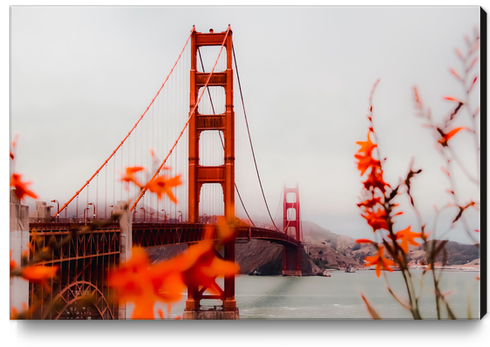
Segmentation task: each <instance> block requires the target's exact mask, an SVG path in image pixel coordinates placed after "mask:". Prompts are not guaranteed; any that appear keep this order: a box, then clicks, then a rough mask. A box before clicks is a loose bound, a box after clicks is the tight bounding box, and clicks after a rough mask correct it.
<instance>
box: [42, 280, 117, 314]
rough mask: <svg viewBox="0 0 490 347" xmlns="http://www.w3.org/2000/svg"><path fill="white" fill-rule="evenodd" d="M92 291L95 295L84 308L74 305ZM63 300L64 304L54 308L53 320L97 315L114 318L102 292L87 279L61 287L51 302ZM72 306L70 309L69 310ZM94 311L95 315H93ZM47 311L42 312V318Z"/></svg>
mask: <svg viewBox="0 0 490 347" xmlns="http://www.w3.org/2000/svg"><path fill="white" fill-rule="evenodd" d="M90 293H93V295H94V296H95V297H94V298H93V300H91V301H88V302H87V305H86V306H85V307H84V308H85V310H79V308H78V307H77V306H76V305H75V304H76V303H77V302H79V301H81V300H83V299H85V295H87V294H90ZM60 300H61V301H63V302H64V304H63V305H62V306H61V307H62V308H61V309H59V310H58V309H56V311H57V312H56V313H55V315H54V317H53V319H54V320H59V319H84V318H87V317H91V319H92V318H95V317H97V315H98V317H99V318H100V319H102V320H105V319H115V318H117V317H115V315H114V312H112V311H111V306H110V305H109V302H108V300H107V298H106V297H105V295H104V293H103V292H102V291H101V290H100V289H99V288H97V286H95V285H94V284H93V283H90V282H87V281H76V282H72V283H71V284H70V285H69V286H67V287H65V288H63V290H62V291H61V292H59V293H58V295H56V297H55V298H54V299H53V303H56V302H58V301H60ZM70 308H72V310H70ZM93 313H96V314H97V315H95V317H94V315H93ZM48 314H49V311H48V312H46V313H45V314H44V317H43V319H46V316H47V315H48Z"/></svg>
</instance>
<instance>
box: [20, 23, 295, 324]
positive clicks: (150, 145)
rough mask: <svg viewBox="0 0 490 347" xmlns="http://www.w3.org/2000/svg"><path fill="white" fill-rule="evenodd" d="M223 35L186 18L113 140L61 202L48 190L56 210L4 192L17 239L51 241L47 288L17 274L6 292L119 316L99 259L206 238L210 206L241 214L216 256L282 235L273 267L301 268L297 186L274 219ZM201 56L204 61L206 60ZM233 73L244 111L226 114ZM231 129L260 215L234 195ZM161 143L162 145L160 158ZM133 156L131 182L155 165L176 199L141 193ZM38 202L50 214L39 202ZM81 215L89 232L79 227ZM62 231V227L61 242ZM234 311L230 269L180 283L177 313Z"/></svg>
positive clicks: (41, 313)
mask: <svg viewBox="0 0 490 347" xmlns="http://www.w3.org/2000/svg"><path fill="white" fill-rule="evenodd" d="M232 34H233V33H232V30H231V28H230V26H228V28H227V30H226V31H223V32H214V31H213V30H212V29H211V30H210V31H209V32H207V33H202V32H197V31H196V30H195V27H193V28H192V30H191V33H190V35H189V37H188V38H187V40H186V42H185V45H184V47H183V49H182V51H181V52H180V54H179V56H178V58H177V60H176V62H175V64H174V65H173V66H172V68H171V70H170V73H169V74H168V76H167V77H166V78H165V80H164V82H163V84H162V85H161V87H160V89H159V90H158V91H157V93H156V95H155V96H154V97H153V99H152V100H151V102H150V104H149V105H148V107H147V108H146V109H145V111H144V112H143V113H142V114H141V116H140V117H139V118H138V120H137V121H136V123H135V124H134V125H133V127H132V128H131V129H130V131H129V132H128V133H127V135H126V136H125V137H124V138H123V139H122V141H121V142H120V143H119V145H118V146H117V147H116V148H115V149H114V151H113V152H112V153H111V154H110V155H109V157H108V158H107V159H106V160H105V161H104V162H103V163H102V165H101V166H100V167H99V168H98V169H97V170H96V171H95V172H94V174H93V175H92V176H91V177H90V178H89V179H88V180H87V181H86V182H85V183H84V184H83V185H82V187H81V188H80V189H78V190H77V191H76V192H75V194H74V195H73V196H72V197H71V198H70V199H68V200H67V202H66V203H64V204H63V205H62V206H60V204H59V202H58V201H57V200H52V201H51V202H55V203H56V204H57V205H56V212H55V213H54V216H52V217H51V216H49V218H45V217H46V216H43V215H42V214H39V215H38V218H34V219H32V218H31V221H30V223H29V220H26V214H25V213H24V214H22V213H21V212H20V211H22V207H21V206H20V202H19V201H16V200H15V198H11V205H12V204H14V205H19V206H18V208H17V209H14V210H15V211H19V213H18V214H17V215H15V216H13V217H12V214H11V225H12V224H13V225H14V229H15V230H14V236H15V235H16V234H15V233H17V234H18V235H21V234H22V237H21V236H19V238H20V239H22V240H25V239H26V236H25V235H27V234H26V233H29V232H30V234H29V235H30V236H28V237H27V238H28V239H30V249H31V253H32V254H35V253H36V252H38V251H40V250H41V249H43V248H44V247H46V246H47V245H48V244H49V243H52V242H55V243H59V244H60V247H58V248H57V249H56V250H54V251H53V252H52V255H51V259H50V260H48V261H47V262H46V265H48V266H50V265H51V266H52V265H57V266H59V271H58V274H57V276H56V277H55V278H54V279H53V280H52V281H51V283H50V288H49V289H47V288H45V287H44V286H42V285H38V284H34V283H30V284H29V287H28V289H27V287H26V286H25V285H24V286H22V285H20V286H17V287H18V288H16V289H15V290H16V293H17V294H16V297H17V299H14V301H15V300H17V301H19V300H22V298H23V297H24V298H26V299H27V300H25V301H28V302H29V305H30V306H32V305H34V302H35V301H36V300H39V298H42V300H44V301H45V302H57V303H58V305H57V306H56V307H48V305H47V304H46V305H41V306H40V307H37V308H36V310H35V311H34V313H33V318H34V319H87V318H90V319H126V306H125V305H123V304H120V305H118V304H116V303H114V302H113V301H111V300H110V298H111V296H112V295H113V293H112V290H111V288H110V287H108V286H107V283H106V277H107V270H108V269H110V268H113V267H115V266H117V265H118V264H119V263H122V262H125V261H127V260H128V259H129V258H130V257H131V249H132V247H133V246H140V247H158V246H166V245H173V244H182V243H184V244H192V243H195V242H198V241H200V240H202V239H203V238H204V228H205V227H206V226H209V225H210V224H211V225H215V223H216V216H224V217H225V219H226V220H231V219H233V218H235V217H238V218H239V219H240V220H241V221H243V223H241V224H240V225H238V226H237V227H236V230H235V234H234V237H233V238H232V239H231V240H230V241H228V242H226V243H225V245H224V254H222V255H221V254H220V256H221V257H222V258H223V259H225V260H231V261H234V260H235V242H237V241H238V242H247V241H250V240H251V239H260V240H268V241H271V242H276V243H279V244H282V245H283V246H284V259H283V275H292V276H301V257H300V254H301V247H302V243H301V240H302V234H301V219H300V204H299V190H298V187H297V186H296V187H294V188H288V187H286V186H284V189H283V194H284V195H283V223H282V228H279V227H278V226H277V225H276V223H275V221H274V220H275V218H273V217H272V214H271V212H270V209H269V206H268V203H267V199H266V197H265V193H264V189H263V187H262V182H261V179H260V174H259V170H258V166H257V162H256V158H255V152H254V148H253V144H252V140H251V136H250V130H249V126H248V120H247V116H246V112H245V104H244V98H243V93H242V88H241V83H240V77H239V74H238V66H237V60H236V56H235V50H234V47H233V40H232ZM203 57H204V58H209V57H210V58H211V59H210V60H205V59H203ZM205 61H206V62H207V63H208V64H209V61H213V62H214V63H213V65H212V67H211V68H210V69H209V66H208V67H206V65H205ZM235 79H236V81H237V82H238V87H239V95H240V101H241V106H242V111H243V117H240V118H238V117H237V118H236V117H235V108H234V88H233V87H234V81H235ZM236 129H241V130H243V131H242V132H240V131H237V132H236ZM108 131H110V129H108ZM239 137H240V138H242V139H243V138H247V139H248V146H249V149H250V151H251V158H252V160H253V164H254V165H253V167H254V168H255V174H256V176H257V179H258V183H259V187H260V191H261V195H262V198H263V200H264V203H265V207H266V210H267V213H268V216H269V218H270V221H271V223H270V224H268V223H259V222H256V221H254V220H253V219H252V218H251V217H250V214H249V212H248V210H247V208H246V206H245V203H244V201H243V199H242V194H240V189H249V188H248V187H247V184H246V180H245V178H246V177H243V176H245V175H248V172H247V170H245V167H246V166H250V163H245V162H244V161H240V160H237V161H236V160H235V158H236V157H238V158H241V155H242V153H244V150H243V148H240V146H239V147H238V148H236V147H235V144H236V139H237V138H239ZM242 142H243V141H242ZM159 153H165V157H164V158H163V159H161V160H159V159H158V154H159ZM134 166H142V167H145V170H142V171H139V172H138V173H137V178H138V179H139V180H140V181H141V182H144V181H149V180H150V179H154V178H157V177H160V176H162V175H164V174H165V175H167V176H175V175H178V174H180V175H182V182H183V184H182V185H180V186H178V187H176V188H175V189H174V190H175V197H176V200H177V203H173V202H172V201H169V199H162V200H160V199H158V198H157V197H156V196H154V194H146V193H147V188H146V187H143V188H142V189H140V188H139V187H137V186H133V185H128V184H127V182H126V183H125V182H122V181H121V176H122V174H123V172H124V170H125V168H127V167H134ZM11 196H13V195H12V194H11ZM236 197H237V198H238V199H237V200H238V201H239V203H236V202H235V198H236ZM38 206H39V208H40V209H42V208H43V207H44V209H45V210H47V211H48V213H49V206H46V205H43V204H39V205H38ZM117 213H122V216H123V217H122V218H121V220H120V221H119V222H115V221H114V220H111V217H112V216H114V215H115V214H117ZM12 220H14V223H12ZM26 225H28V227H26ZM86 225H89V226H90V232H82V233H81V232H79V231H80V230H82V229H81V227H82V226H86ZM214 227H216V226H214ZM11 228H12V227H11ZM34 231H35V242H34V237H33V233H34ZM67 236H71V238H70V239H69V241H68V242H63V240H64V238H66V237H67ZM11 237H12V233H11ZM14 244H15V245H16V246H17V248H19V249H17V250H16V249H14V250H13V254H14V258H15V255H20V254H21V251H22V250H23V249H20V248H22V247H23V248H25V247H26V246H25V245H22V244H21V243H14ZM32 254H31V257H32ZM14 260H15V259H14ZM19 262H20V261H19ZM16 283H17V282H16ZM89 292H90V293H92V294H93V295H94V298H95V299H94V301H93V302H92V304H90V305H86V306H85V307H83V308H81V307H82V306H83V305H82V306H80V305H77V303H78V302H79V301H80V300H82V298H83V297H84V295H85V294H86V293H89ZM206 299H213V300H219V301H220V305H218V310H217V311H216V310H215V311H214V312H212V314H211V315H210V314H209V312H208V311H207V310H206V307H205V305H203V304H202V300H206ZM238 317H239V310H238V307H237V305H236V300H235V277H234V276H225V279H224V284H223V288H222V290H221V291H220V294H219V295H216V294H208V293H206V288H202V287H201V288H197V287H196V288H188V291H187V300H186V307H185V311H184V318H187V319H206V318H213V319H216V318H221V319H236V318H238Z"/></svg>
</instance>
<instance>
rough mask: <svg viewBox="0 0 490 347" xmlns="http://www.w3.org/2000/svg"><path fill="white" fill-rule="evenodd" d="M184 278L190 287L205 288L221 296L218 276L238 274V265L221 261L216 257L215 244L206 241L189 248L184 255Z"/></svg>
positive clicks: (182, 262)
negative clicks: (217, 281)
mask: <svg viewBox="0 0 490 347" xmlns="http://www.w3.org/2000/svg"><path fill="white" fill-rule="evenodd" d="M181 264H182V265H183V268H184V271H183V272H182V276H183V279H184V282H185V284H186V285H187V286H189V287H198V286H203V287H206V288H208V289H209V290H210V291H211V292H213V293H215V294H219V293H220V292H221V289H220V288H219V287H218V285H217V284H216V281H215V280H216V278H217V277H218V276H229V275H235V274H237V273H238V270H239V267H238V264H236V263H234V262H231V261H226V260H223V259H220V258H218V257H217V256H216V253H215V249H214V245H213V242H212V241H211V240H204V241H201V242H199V243H198V244H196V245H192V246H190V247H189V249H188V251H187V253H185V254H184V255H182V257H181Z"/></svg>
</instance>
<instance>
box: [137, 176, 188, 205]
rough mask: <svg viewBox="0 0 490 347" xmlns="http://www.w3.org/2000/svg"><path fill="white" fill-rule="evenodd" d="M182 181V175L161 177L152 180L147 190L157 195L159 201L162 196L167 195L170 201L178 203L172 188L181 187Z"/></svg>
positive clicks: (147, 185)
mask: <svg viewBox="0 0 490 347" xmlns="http://www.w3.org/2000/svg"><path fill="white" fill-rule="evenodd" d="M181 184H182V181H181V179H180V175H178V176H175V177H172V178H167V177H166V176H159V177H156V178H154V179H152V180H151V181H150V182H148V183H147V184H146V188H147V189H148V190H149V191H150V192H153V193H156V194H157V197H158V199H161V198H162V194H167V196H168V197H169V199H170V200H171V201H173V202H174V203H177V199H176V198H175V195H174V194H173V193H172V188H173V187H177V186H180V185H181Z"/></svg>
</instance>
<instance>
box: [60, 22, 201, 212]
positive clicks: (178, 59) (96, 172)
mask: <svg viewBox="0 0 490 347" xmlns="http://www.w3.org/2000/svg"><path fill="white" fill-rule="evenodd" d="M193 31H194V30H192V31H191V34H190V35H189V37H188V38H187V41H186V42H185V45H184V48H182V51H181V52H180V54H179V57H178V58H177V61H176V62H175V64H174V65H173V66H172V69H171V70H170V73H169V74H168V75H167V78H166V79H165V81H164V82H163V84H162V86H161V87H160V89H158V92H157V94H156V95H155V97H154V98H153V99H152V100H151V102H150V104H149V105H148V107H147V108H146V110H145V112H143V114H142V115H141V116H140V118H139V119H138V121H137V122H136V124H135V125H134V126H133V127H132V128H131V130H130V131H129V133H128V134H127V135H126V137H125V138H124V139H123V140H122V141H121V143H120V144H119V146H117V147H116V149H115V150H114V151H113V152H112V153H111V155H110V156H109V158H107V159H106V161H104V163H103V164H102V165H101V166H100V168H99V169H97V171H95V173H94V174H93V175H92V177H90V178H89V179H88V180H87V182H85V184H84V185H83V186H82V188H80V189H79V190H78V191H77V192H76V193H75V195H73V197H72V198H71V199H70V200H68V202H66V203H65V204H64V205H63V207H61V209H60V210H58V212H56V213H55V214H54V216H53V217H56V216H57V215H58V214H59V213H60V212H61V211H62V210H63V209H64V208H65V207H66V206H68V204H69V203H70V202H72V200H73V199H75V197H76V196H78V194H79V193H80V192H81V191H82V190H83V189H84V188H85V187H86V186H87V185H88V184H89V183H90V181H92V179H93V178H94V177H95V176H96V175H97V174H98V173H99V171H100V170H102V168H103V167H104V165H105V164H106V163H107V162H108V161H109V160H110V159H111V158H112V157H113V156H114V155H115V154H116V152H117V151H118V149H119V148H120V147H121V146H122V145H123V143H124V142H125V141H126V139H127V138H128V137H129V135H131V133H132V132H133V130H134V129H135V128H136V126H137V125H138V124H139V122H140V121H141V120H142V119H143V117H144V116H145V115H146V112H148V109H149V108H150V107H151V105H153V103H154V102H155V99H156V98H157V96H158V95H159V94H160V92H161V90H162V89H163V87H164V86H165V84H166V83H167V81H168V79H169V77H170V75H171V74H172V72H173V71H174V68H175V66H176V65H177V63H178V62H179V61H180V57H181V56H182V53H183V52H184V51H185V48H186V47H187V44H188V43H189V40H190V38H191V36H192V33H193ZM121 162H122V156H121Z"/></svg>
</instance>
